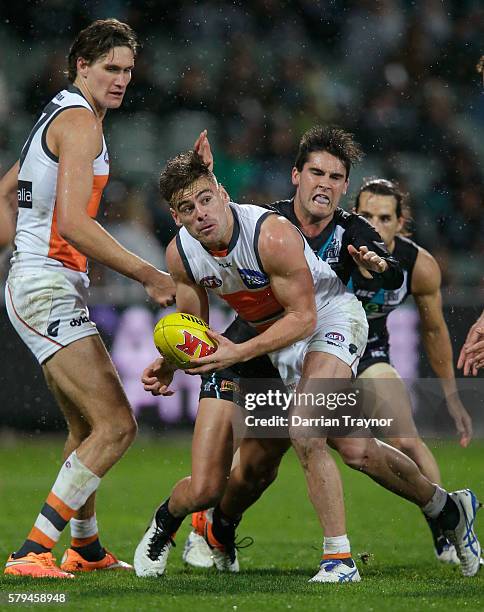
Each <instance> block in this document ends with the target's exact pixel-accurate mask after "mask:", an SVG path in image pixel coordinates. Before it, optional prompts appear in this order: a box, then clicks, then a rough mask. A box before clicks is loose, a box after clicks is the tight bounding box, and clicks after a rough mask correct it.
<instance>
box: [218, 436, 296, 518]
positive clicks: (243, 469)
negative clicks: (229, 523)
mask: <svg viewBox="0 0 484 612" xmlns="http://www.w3.org/2000/svg"><path fill="white" fill-rule="evenodd" d="M290 446H291V444H290V441H289V440H287V439H285V438H272V439H264V438H245V439H243V440H242V442H241V444H240V448H239V457H238V461H236V462H234V464H233V465H232V470H231V472H230V478H229V481H228V484H227V488H226V490H225V493H224V496H223V497H222V500H221V501H220V504H219V507H220V510H221V512H222V513H223V515H224V516H227V517H230V518H231V519H233V520H238V519H240V518H241V516H242V514H243V513H244V512H245V510H247V508H249V507H250V506H252V504H254V503H255V502H256V501H257V500H258V499H259V497H260V496H261V495H262V494H263V493H264V491H265V490H266V489H267V488H268V487H269V486H270V485H271V483H272V482H274V480H275V479H276V477H277V472H278V469H279V465H280V463H281V460H282V457H283V456H284V454H285V453H286V451H287V450H288V448H290Z"/></svg>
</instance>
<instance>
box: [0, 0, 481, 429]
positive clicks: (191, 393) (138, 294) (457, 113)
mask: <svg viewBox="0 0 484 612" xmlns="http://www.w3.org/2000/svg"><path fill="white" fill-rule="evenodd" d="M108 16H114V17H117V18H118V19H120V20H122V21H126V22H128V23H129V24H130V25H131V26H132V27H133V28H134V29H135V30H136V31H137V32H138V34H139V37H140V40H141V42H142V45H143V48H142V50H141V51H140V53H139V57H138V59H137V62H136V68H135V71H134V78H133V81H132V83H131V85H130V87H129V89H128V94H127V96H126V98H125V102H124V103H123V106H122V108H121V109H120V110H118V111H116V112H112V113H109V114H108V117H107V119H106V121H105V133H106V137H107V140H108V146H109V149H110V157H111V178H110V183H109V185H108V188H107V189H106V192H105V196H104V205H103V207H102V209H101V217H100V221H101V223H103V225H105V226H106V227H107V228H108V230H109V231H110V232H112V233H113V234H114V235H115V237H117V238H118V239H119V240H120V242H122V243H123V244H124V245H125V246H127V247H128V248H130V249H131V250H133V251H134V252H136V253H138V254H140V255H141V256H143V257H145V258H146V259H148V260H149V261H151V262H152V263H154V264H155V265H157V266H159V267H160V268H164V267H165V264H164V247H165V246H166V244H167V243H168V242H169V240H170V239H171V238H172V237H173V235H174V233H175V228H174V225H173V223H172V221H171V218H170V216H169V212H168V210H167V208H166V207H164V206H163V205H162V204H160V202H159V198H158V195H157V177H158V174H159V171H160V169H161V167H162V166H163V164H164V163H165V161H166V160H167V159H168V158H169V157H170V156H172V155H173V154H175V153H177V152H179V151H180V150H182V149H187V148H190V147H191V146H192V144H193V142H194V140H195V138H196V137H197V135H198V133H199V132H200V131H201V130H202V129H204V128H207V129H208V130H209V137H210V140H211V142H212V146H213V149H214V153H215V160H216V167H215V170H216V173H217V175H218V177H219V179H220V180H221V182H222V183H223V184H224V185H225V186H226V187H227V189H228V191H229V193H230V194H231V196H232V198H233V199H234V200H236V201H240V202H254V203H267V202H270V201H272V200H275V199H281V198H285V197H290V196H291V195H292V192H293V190H292V186H291V183H290V171H291V168H292V164H293V160H294V157H295V153H296V149H297V143H298V140H299V138H300V136H301V134H302V133H303V132H304V131H305V130H306V129H307V128H309V127H310V126H312V125H313V124H314V123H317V122H330V123H337V124H339V125H341V126H342V127H344V128H345V129H347V130H350V131H353V132H354V133H355V134H356V138H357V140H358V141H359V142H360V143H361V144H362V145H363V148H364V150H365V152H366V157H365V159H364V161H363V163H362V164H361V165H360V166H359V167H358V168H356V169H355V170H354V171H353V172H352V176H351V188H350V195H349V196H347V197H346V200H345V201H344V202H343V206H345V207H346V208H348V209H350V208H351V206H352V196H351V193H352V192H355V191H356V189H357V187H358V186H359V184H360V182H361V179H362V178H363V177H365V176H370V175H380V176H384V177H386V178H391V179H396V180H398V181H399V182H400V183H401V185H402V186H403V188H404V189H405V190H407V191H408V192H409V193H410V194H411V198H410V202H411V205H412V209H413V232H414V238H415V240H416V241H417V242H419V243H420V244H421V245H423V246H424V247H426V248H428V249H429V250H430V251H431V252H432V254H433V255H434V256H435V257H436V258H437V260H438V261H439V263H440V265H441V268H442V272H443V283H444V286H443V296H444V303H445V313H446V318H447V321H448V324H449V327H450V330H451V335H452V340H453V342H454V344H455V348H456V349H457V347H460V345H461V344H462V342H463V340H464V338H465V335H466V333H467V329H468V327H469V325H470V324H471V322H473V321H474V320H475V318H476V316H477V313H478V311H479V309H480V307H482V304H483V303H484V293H483V292H484V283H483V266H484V241H483V235H484V215H483V195H484V186H483V180H482V179H483V176H482V163H483V160H484V99H483V90H482V87H481V83H480V81H481V77H480V76H479V75H478V74H477V73H476V69H475V66H476V63H477V61H478V59H479V56H480V55H481V51H482V49H480V47H479V45H480V43H482V34H483V24H484V19H483V17H484V8H483V5H482V3H480V2H479V1H478V0H453V1H446V2H441V0H420V1H418V2H413V1H407V0H379V1H377V2H375V1H373V0H355V1H348V2H335V1H333V0H326V1H323V0H322V1H317V0H295V1H277V0H259V1H257V0H252V1H245V2H241V1H235V2H218V1H216V0H213V1H210V0H207V1H201V2H197V1H194V0H190V1H187V0H180V1H179V2H176V3H174V2H165V1H155V0H138V1H136V2H134V1H133V2H121V1H119V0H85V1H78V0H70V1H69V2H64V1H62V0H42V1H35V2H32V1H31V2H17V3H15V2H12V3H8V4H7V3H2V6H1V8H0V57H2V60H3V61H2V63H1V64H0V172H2V173H3V172H5V171H6V170H7V169H8V168H9V167H10V165H11V164H13V163H14V162H15V160H16V159H17V158H18V155H19V152H20V149H21V146H22V144H23V142H24V141H25V139H26V137H27V135H28V132H29V131H30V129H31V127H32V125H33V123H34V121H35V118H36V117H37V116H38V114H39V113H40V110H41V108H42V107H43V106H44V104H46V103H47V102H48V101H49V100H50V99H51V97H52V96H53V95H54V94H55V93H56V92H57V91H59V90H60V89H62V88H63V87H64V85H65V78H64V75H63V72H64V68H65V58H66V54H67V52H68V48H69V45H70V43H71V41H72V39H73V37H74V36H75V34H76V33H77V32H78V31H79V30H80V29H81V28H82V27H84V26H85V25H87V24H88V23H89V22H90V21H92V20H93V19H95V18H104V17H108ZM8 258H9V252H8V250H7V251H5V252H3V253H2V254H1V260H0V276H1V277H2V279H3V278H4V277H5V275H6V272H7V269H8ZM91 278H92V298H91V304H92V309H91V313H92V316H93V318H94V320H96V321H97V323H98V325H99V327H100V329H101V331H102V333H103V336H104V338H105V339H106V341H107V343H108V346H109V347H110V350H111V352H112V355H113V358H114V361H115V362H116V364H117V366H118V368H119V370H120V373H121V376H122V379H123V382H124V384H125V387H126V389H127V392H128V395H129V397H130V399H131V401H132V403H133V406H134V408H135V410H136V412H137V415H138V417H139V419H140V421H141V424H142V427H143V429H145V431H146V430H150V429H152V428H154V429H155V430H157V431H158V430H160V429H165V428H173V427H178V426H179V425H180V424H181V425H187V424H188V423H190V422H191V420H192V419H193V416H194V411H195V408H196V401H197V391H198V384H197V381H196V380H194V379H192V378H191V377H188V376H183V375H181V376H180V379H179V383H178V386H179V388H180V391H179V392H178V393H177V394H176V395H175V396H174V397H173V398H170V399H162V400H159V399H154V398H151V397H146V394H144V392H143V391H142V389H141V388H140V385H139V383H138V377H139V374H140V371H141V369H142V367H143V366H144V364H146V363H147V362H149V361H150V360H151V358H152V357H154V356H155V353H154V349H153V346H152V341H151V330H152V327H153V323H154V322H155V320H156V319H157V316H158V315H159V313H158V312H156V311H155V310H154V309H153V308H152V307H151V306H150V305H149V304H147V302H146V301H145V298H144V293H143V291H142V290H141V289H140V288H139V287H136V286H135V285H134V283H132V282H131V281H128V280H126V279H124V278H122V277H120V276H118V275H116V274H114V273H111V272H110V271H107V270H104V269H102V268H100V267H98V266H96V265H95V264H94V265H93V266H92V274H91ZM0 299H3V293H2V298H0ZM229 318H230V313H227V312H226V311H224V310H223V309H217V310H216V312H215V315H214V318H213V320H212V326H213V327H214V328H216V329H223V326H224V324H225V322H226V321H227V320H228V319H229ZM392 326H393V328H394V333H393V336H392V338H393V344H392V351H393V357H394V359H395V360H396V362H397V365H398V367H399V369H400V371H401V373H402V375H404V376H405V377H406V378H408V379H412V378H416V377H418V376H426V375H428V374H429V369H428V366H427V364H426V362H425V359H424V358H423V357H422V354H421V353H422V351H421V347H420V345H419V336H418V321H417V316H416V313H415V311H414V309H413V308H412V306H411V305H409V306H408V307H405V308H403V309H401V311H400V312H399V313H398V315H397V316H396V317H394V318H393V322H392ZM0 330H1V337H2V340H3V341H2V345H1V347H0V359H1V362H2V371H1V373H0V378H1V385H0V428H1V427H2V426H3V427H4V428H5V427H6V428H15V429H30V430H41V431H44V430H51V429H56V428H62V427H63V422H62V419H61V418H60V416H59V414H58V411H57V409H56V408H55V406H54V405H53V402H52V400H51V399H50V397H49V395H48V392H47V390H46V388H45V385H44V383H43V379H42V375H41V372H40V369H39V368H38V366H37V365H36V363H35V361H34V359H33V357H32V356H31V355H30V353H29V352H28V350H27V349H26V348H25V347H24V345H23V344H22V343H21V341H20V340H19V339H18V338H17V337H16V336H15V333H14V331H13V330H12V329H11V327H10V325H9V323H8V321H7V317H6V314H5V309H4V305H3V303H0ZM426 408H428V407H426ZM433 408H434V409H437V408H438V407H435V406H434V407H433ZM436 418H440V417H439V416H438V415H437V416H436Z"/></svg>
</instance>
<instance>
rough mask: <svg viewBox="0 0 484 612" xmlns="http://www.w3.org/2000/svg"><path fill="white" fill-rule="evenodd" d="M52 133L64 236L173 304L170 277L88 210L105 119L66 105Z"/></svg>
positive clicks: (152, 294)
mask: <svg viewBox="0 0 484 612" xmlns="http://www.w3.org/2000/svg"><path fill="white" fill-rule="evenodd" d="M51 130H52V131H51ZM48 138H50V146H51V147H52V148H53V152H54V153H57V154H58V157H59V172H58V179H57V222H58V229H59V233H60V234H61V236H62V237H63V238H64V239H65V240H67V241H68V242H69V243H70V244H72V245H73V246H74V247H75V248H76V249H78V250H79V251H80V252H81V253H83V254H84V255H86V256H87V257H90V258H92V259H95V260H97V261H99V262H100V263H102V264H104V265H105V266H108V267H109V268H111V269H112V270H116V272H119V273H120V274H123V275H124V276H127V277H129V278H132V279H134V280H137V281H139V282H140V283H142V284H143V286H144V287H145V289H146V291H147V293H148V295H149V296H150V297H151V298H152V299H154V300H155V301H156V302H158V303H159V304H160V305H161V306H167V305H169V304H171V303H173V299H174V288H175V286H174V283H173V281H172V279H171V278H170V276H169V275H168V274H166V273H165V272H161V271H160V270H157V269H156V268H155V267H154V266H152V265H151V264H150V263H148V262H147V261H145V260H143V259H141V258H140V257H138V256H137V255H135V254H134V253H131V252H130V251H128V250H127V249H125V248H124V247H123V246H122V245H120V244H119V242H117V241H116V240H115V239H114V238H113V237H112V236H111V235H110V234H109V233H108V232H107V231H106V230H105V229H104V228H102V227H101V225H99V223H98V222H97V221H95V220H94V219H92V218H91V217H90V216H89V214H88V210H87V208H88V203H89V200H90V198H91V192H92V184H93V169H92V162H93V160H94V159H95V158H96V156H97V155H98V154H99V151H100V150H101V147H102V132H101V124H100V122H99V121H98V120H97V119H96V117H95V116H94V115H93V114H92V113H91V112H89V111H88V110H87V109H70V110H66V111H65V112H63V113H62V114H61V115H60V116H59V117H58V118H57V119H56V120H54V122H53V123H52V126H51V127H50V128H49V132H48Z"/></svg>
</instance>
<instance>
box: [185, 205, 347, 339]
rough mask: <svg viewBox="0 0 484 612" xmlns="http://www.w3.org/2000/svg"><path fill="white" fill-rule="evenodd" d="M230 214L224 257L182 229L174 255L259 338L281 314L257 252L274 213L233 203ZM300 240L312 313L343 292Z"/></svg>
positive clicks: (327, 269) (316, 257) (338, 283)
mask: <svg viewBox="0 0 484 612" xmlns="http://www.w3.org/2000/svg"><path fill="white" fill-rule="evenodd" d="M230 208H231V210H232V212H233V216H234V230H233V234H232V238H231V240H230V244H229V246H228V249H227V250H226V252H223V253H220V252H217V253H211V252H209V251H208V250H207V249H205V247H203V246H202V245H201V244H200V242H198V240H196V239H195V238H193V237H192V236H191V235H190V234H189V233H188V231H187V230H186V229H185V228H184V227H182V228H181V229H180V232H179V234H178V236H177V239H176V240H177V247H178V252H179V254H180V257H181V259H182V261H183V264H184V266H185V270H186V272H187V275H188V276H189V278H190V279H191V280H192V281H193V282H194V283H195V284H197V285H200V286H202V287H205V288H206V289H210V290H211V291H213V292H214V293H216V294H218V295H219V296H220V297H221V298H222V299H223V300H225V301H226V302H227V303H228V304H229V305H230V306H231V307H232V308H233V309H234V310H235V311H236V312H237V313H239V315H240V316H241V317H242V318H243V319H244V320H245V321H247V322H248V323H250V324H251V325H252V326H253V327H255V328H256V329H257V331H259V332H261V331H264V329H267V328H268V327H270V325H271V324H272V323H273V322H274V321H276V320H277V319H279V318H280V317H281V316H282V314H283V312H284V309H283V307H282V306H281V305H280V304H279V302H278V301H277V300H276V298H275V296H274V295H273V293H272V289H271V287H270V280H269V277H268V276H267V274H266V272H265V270H264V267H263V265H262V262H261V259H260V256H259V246H258V243H259V234H260V228H261V225H262V222H263V221H264V220H265V219H266V218H267V217H268V216H269V215H272V214H275V213H274V212H272V211H268V210H267V209H265V208H261V207H260V206H254V205H250V206H243V205H240V204H235V203H233V202H231V203H230ZM298 231H299V230H298ZM301 240H302V241H303V243H304V255H305V257H306V261H307V263H308V266H309V269H310V271H311V274H312V277H313V281H314V291H315V299H316V307H317V309H318V310H319V309H320V308H322V307H324V306H325V305H326V304H328V302H329V301H330V300H331V299H332V298H333V297H336V296H340V295H344V294H345V286H344V285H343V283H342V282H341V281H340V279H339V278H338V277H337V275H336V273H335V272H333V270H332V269H331V267H330V266H329V265H328V264H327V263H326V262H324V261H322V260H321V259H319V257H318V256H317V255H315V253H314V252H313V250H312V249H311V247H310V246H309V245H308V243H307V242H306V240H305V239H304V237H303V235H302V234H301Z"/></svg>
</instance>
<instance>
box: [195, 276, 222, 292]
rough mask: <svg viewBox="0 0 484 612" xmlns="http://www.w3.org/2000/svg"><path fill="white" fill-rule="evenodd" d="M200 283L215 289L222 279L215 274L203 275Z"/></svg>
mask: <svg viewBox="0 0 484 612" xmlns="http://www.w3.org/2000/svg"><path fill="white" fill-rule="evenodd" d="M200 285H201V286H202V287H207V289H215V288H217V287H220V286H221V285H222V281H221V280H220V278H218V277H217V276H204V277H203V278H202V279H201V281H200Z"/></svg>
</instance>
